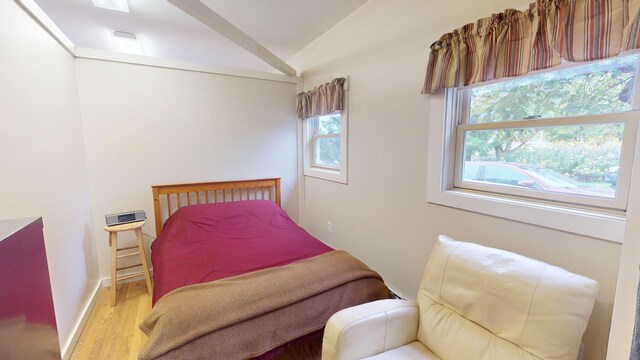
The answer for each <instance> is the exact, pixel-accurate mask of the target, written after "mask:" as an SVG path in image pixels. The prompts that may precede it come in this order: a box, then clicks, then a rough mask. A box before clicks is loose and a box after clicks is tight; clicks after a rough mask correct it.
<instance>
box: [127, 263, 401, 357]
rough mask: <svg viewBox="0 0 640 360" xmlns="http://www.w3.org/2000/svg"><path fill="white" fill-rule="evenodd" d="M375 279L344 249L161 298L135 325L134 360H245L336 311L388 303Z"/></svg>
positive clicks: (310, 328) (321, 322) (309, 328)
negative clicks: (140, 344)
mask: <svg viewBox="0 0 640 360" xmlns="http://www.w3.org/2000/svg"><path fill="white" fill-rule="evenodd" d="M388 297H389V295H388V290H387V288H386V286H385V285H384V283H383V281H382V279H381V277H380V275H378V274H377V273H376V272H374V271H373V270H371V269H369V268H368V267H367V266H366V265H364V264H363V263H362V262H360V261H358V260H357V259H355V258H354V257H352V256H351V255H349V254H348V253H346V252H344V251H339V250H334V251H331V252H328V253H325V254H322V255H319V256H316V257H313V258H310V259H307V260H303V261H299V262H296V263H293V264H289V265H285V266H281V267H276V268H271V269H265V270H261V271H256V272H252V273H248V274H244V275H239V276H235V277H231V278H227V279H222V280H218V281H213V282H210V283H204V284H198V285H192V286H186V287H183V288H180V289H177V290H174V291H173V292H171V293H169V294H167V295H165V296H164V297H163V298H161V299H160V300H159V301H158V302H157V303H156V305H155V307H154V308H153V309H152V311H151V313H150V314H149V316H148V317H147V318H146V319H145V320H144V321H143V322H142V323H141V324H140V329H141V330H142V331H143V332H144V333H145V334H147V335H148V336H149V340H148V342H147V344H146V346H145V348H144V349H143V350H142V351H141V353H140V354H139V358H140V359H158V358H167V359H169V358H191V359H196V358H202V359H205V358H206V359H225V360H226V359H247V358H251V357H255V356H258V355H260V354H262V353H264V352H266V351H269V350H271V349H273V348H275V347H277V346H279V345H281V344H284V343H286V342H288V341H290V340H293V339H296V338H298V337H300V336H303V335H306V334H309V333H311V332H313V331H317V330H319V329H322V327H323V326H324V325H325V324H326V322H327V320H328V318H329V317H330V316H331V315H332V314H334V313H335V312H336V311H338V310H341V309H343V308H346V307H349V306H353V305H357V304H360V303H364V302H368V301H373V300H378V299H385V298H388Z"/></svg>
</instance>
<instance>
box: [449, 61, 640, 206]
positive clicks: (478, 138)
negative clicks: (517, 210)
mask: <svg viewBox="0 0 640 360" xmlns="http://www.w3.org/2000/svg"><path fill="white" fill-rule="evenodd" d="M637 64H638V56H636V55H634V56H627V57H620V58H613V59H609V60H606V61H600V62H595V63H589V64H587V65H579V66H574V67H569V68H564V69H561V70H555V71H548V72H544V73H540V74H537V75H533V76H527V77H520V78H515V79H510V80H506V81H501V82H497V83H492V84H489V85H481V86H475V87H470V88H462V89H457V90H456V91H455V95H454V96H452V97H450V101H454V102H455V103H454V104H451V106H450V107H449V108H450V109H452V110H453V111H454V114H451V115H452V116H450V118H452V119H453V121H454V122H455V125H454V126H453V127H452V128H451V129H452V131H453V132H454V133H452V135H453V134H455V139H453V140H454V141H455V146H454V147H455V156H452V157H451V159H450V161H451V162H452V166H453V169H454V171H453V182H452V183H453V184H452V185H453V187H454V188H459V189H469V190H475V191H482V192H487V193H494V194H504V195H509V196H518V197H523V198H534V199H540V200H544V201H552V202H560V203H565V204H575V205H581V206H593V207H600V208H609V209H615V210H622V211H624V210H625V209H626V203H627V194H628V190H629V189H628V187H629V182H630V174H631V167H632V163H633V149H634V147H635V142H636V129H637V123H638V119H639V114H638V112H637V111H635V110H636V109H637V108H638V106H634V96H633V95H634V91H635V88H634V86H635V83H636V73H637V68H638V66H637Z"/></svg>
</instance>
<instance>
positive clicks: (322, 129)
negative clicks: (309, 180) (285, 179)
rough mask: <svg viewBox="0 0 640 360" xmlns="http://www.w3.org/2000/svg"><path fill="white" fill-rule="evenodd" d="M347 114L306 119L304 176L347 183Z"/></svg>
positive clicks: (337, 113) (342, 112)
mask: <svg viewBox="0 0 640 360" xmlns="http://www.w3.org/2000/svg"><path fill="white" fill-rule="evenodd" d="M346 114H347V112H346V110H343V111H340V112H335V113H333V114H329V115H322V116H316V117H313V118H309V119H305V120H304V123H303V128H304V129H303V132H304V134H305V147H304V159H305V166H304V174H305V175H307V176H312V177H317V178H321V179H326V180H331V181H336V182H341V183H346V182H347V115H346Z"/></svg>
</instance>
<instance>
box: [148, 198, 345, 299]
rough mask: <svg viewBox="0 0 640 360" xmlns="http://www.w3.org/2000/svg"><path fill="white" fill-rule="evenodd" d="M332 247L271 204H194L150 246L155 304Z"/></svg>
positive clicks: (171, 221) (179, 213)
mask: <svg viewBox="0 0 640 360" xmlns="http://www.w3.org/2000/svg"><path fill="white" fill-rule="evenodd" d="M331 250H332V249H331V248H330V247H329V246H327V245H325V244H323V243H322V242H320V241H319V240H317V239H315V238H314V237H313V236H311V235H309V233H307V232H306V231H305V230H304V229H302V228H301V227H299V226H298V225H296V224H295V223H294V222H293V221H292V220H291V219H289V217H288V216H287V214H286V213H285V211H284V210H282V209H281V208H280V207H279V206H278V205H277V204H275V203H274V202H272V201H267V200H250V201H237V202H228V203H217V204H203V205H191V206H186V207H183V208H180V209H179V210H178V211H176V212H175V213H174V214H173V215H171V217H170V218H169V219H168V220H167V221H166V222H165V224H164V228H163V230H162V233H161V234H160V236H159V237H158V238H157V239H156V240H155V241H154V242H153V244H152V245H151V262H152V263H153V279H154V291H153V304H155V303H156V301H158V299H160V298H161V297H162V296H164V295H165V294H167V293H169V292H171V291H172V290H175V289H177V288H179V287H182V286H186V285H192V284H198V283H203V282H208V281H213V280H218V279H222V278H226V277H230V276H234V275H240V274H244V273H248V272H252V271H256V270H261V269H266V268H270V267H274V266H280V265H286V264H290V263H292V262H295V261H298V260H303V259H307V258H310V257H313V256H316V255H320V254H323V253H326V252H328V251H331Z"/></svg>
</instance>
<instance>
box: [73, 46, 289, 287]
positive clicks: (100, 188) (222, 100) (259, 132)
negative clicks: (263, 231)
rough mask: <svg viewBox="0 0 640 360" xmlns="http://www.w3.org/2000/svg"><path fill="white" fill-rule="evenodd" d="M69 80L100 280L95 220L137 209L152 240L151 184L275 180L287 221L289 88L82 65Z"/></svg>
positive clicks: (100, 222) (101, 254) (104, 270)
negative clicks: (75, 96) (80, 130)
mask: <svg viewBox="0 0 640 360" xmlns="http://www.w3.org/2000/svg"><path fill="white" fill-rule="evenodd" d="M77 74H78V83H79V89H80V103H81V108H82V118H83V123H84V135H85V143H86V149H87V159H88V164H89V179H90V185H91V196H92V212H93V214H94V216H93V226H94V228H95V229H97V231H98V233H97V234H96V238H97V242H98V258H99V261H100V274H101V276H102V277H108V276H110V273H109V272H110V267H111V266H110V263H109V259H110V253H109V247H108V240H107V234H106V233H105V232H104V231H101V230H100V229H101V228H102V227H103V226H104V222H105V220H104V215H105V214H109V213H114V212H121V211H127V210H137V209H144V210H145V211H146V213H147V217H148V221H147V224H146V225H145V227H144V232H145V233H147V234H150V235H155V228H154V225H153V224H154V223H153V201H152V195H151V185H160V184H175V183H187V182H204V181H219V180H239V179H251V178H267V177H281V178H282V196H283V207H284V208H285V210H286V211H287V213H288V214H289V215H290V216H291V217H292V218H293V219H294V220H297V214H298V190H297V186H296V183H297V178H296V177H297V170H296V164H297V143H296V126H297V120H296V119H295V94H296V86H297V85H296V84H294V83H284V82H276V81H267V80H257V79H249V78H240V77H234V76H225V75H216V74H209V73H202V72H195V71H183V70H175V69H166V68H157V67H151V66H144V65H132V64H124V63H115V62H108V61H100V60H89V59H77ZM125 235H128V237H129V239H130V240H128V241H132V239H133V236H132V234H123V236H122V238H124V239H125V240H126V238H125ZM146 241H147V244H148V243H149V242H150V239H146ZM149 254H150V252H147V255H149Z"/></svg>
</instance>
